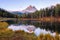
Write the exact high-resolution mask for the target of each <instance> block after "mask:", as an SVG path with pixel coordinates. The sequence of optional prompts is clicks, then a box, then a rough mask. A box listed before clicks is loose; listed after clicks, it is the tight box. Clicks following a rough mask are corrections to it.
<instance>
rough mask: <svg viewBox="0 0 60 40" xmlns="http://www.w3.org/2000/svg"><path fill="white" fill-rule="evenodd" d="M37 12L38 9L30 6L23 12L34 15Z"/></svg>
mask: <svg viewBox="0 0 60 40" xmlns="http://www.w3.org/2000/svg"><path fill="white" fill-rule="evenodd" d="M35 11H37V9H36V8H35V7H34V6H31V5H30V6H28V7H27V8H26V9H24V10H22V12H23V13H33V12H35Z"/></svg>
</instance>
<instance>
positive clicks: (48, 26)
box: [6, 20, 60, 33]
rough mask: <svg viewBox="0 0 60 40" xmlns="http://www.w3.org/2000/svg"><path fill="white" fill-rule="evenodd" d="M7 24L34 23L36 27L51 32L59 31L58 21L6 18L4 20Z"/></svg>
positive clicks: (59, 24)
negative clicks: (6, 19)
mask: <svg viewBox="0 0 60 40" xmlns="http://www.w3.org/2000/svg"><path fill="white" fill-rule="evenodd" d="M6 22H8V23H9V24H19V25H21V24H24V25H34V26H36V27H39V28H41V29H45V30H47V31H48V30H50V31H51V32H55V31H58V32H59V33H60V23H59V22H41V21H31V20H26V21H22V20H20V21H13V20H8V21H6Z"/></svg>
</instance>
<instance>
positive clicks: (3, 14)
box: [0, 8, 17, 18]
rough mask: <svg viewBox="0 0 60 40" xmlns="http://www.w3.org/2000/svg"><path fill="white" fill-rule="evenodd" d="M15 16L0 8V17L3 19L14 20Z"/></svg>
mask: <svg viewBox="0 0 60 40" xmlns="http://www.w3.org/2000/svg"><path fill="white" fill-rule="evenodd" d="M16 16H17V15H15V14H12V13H10V12H8V11H6V10H4V9H2V8H0V17H4V18H15V17H16Z"/></svg>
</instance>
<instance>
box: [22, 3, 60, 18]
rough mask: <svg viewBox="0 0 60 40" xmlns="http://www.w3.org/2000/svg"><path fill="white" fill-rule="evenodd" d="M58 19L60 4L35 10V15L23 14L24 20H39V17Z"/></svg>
mask: <svg viewBox="0 0 60 40" xmlns="http://www.w3.org/2000/svg"><path fill="white" fill-rule="evenodd" d="M51 16H53V17H59V16H60V4H57V5H55V6H51V7H47V8H43V9H40V10H39V11H38V10H37V11H36V12H35V13H30V14H27V15H26V14H24V15H23V16H22V17H24V18H40V17H51Z"/></svg>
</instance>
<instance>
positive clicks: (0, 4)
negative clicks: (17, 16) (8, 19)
mask: <svg viewBox="0 0 60 40" xmlns="http://www.w3.org/2000/svg"><path fill="white" fill-rule="evenodd" d="M57 3H58V4H60V0H0V8H3V9H6V10H9V11H18V10H19V11H21V10H23V9H25V8H26V7H28V6H29V5H32V6H35V7H36V8H37V9H38V10H39V9H41V8H46V7H50V6H51V5H55V4H57Z"/></svg>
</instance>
